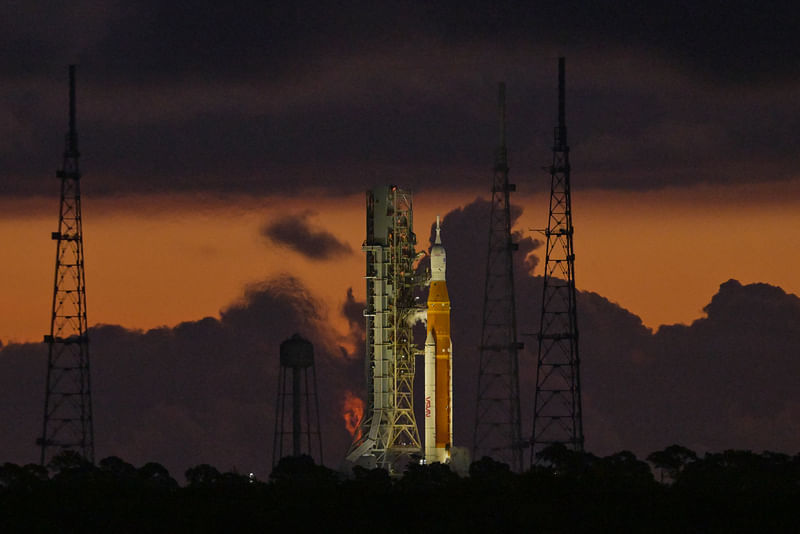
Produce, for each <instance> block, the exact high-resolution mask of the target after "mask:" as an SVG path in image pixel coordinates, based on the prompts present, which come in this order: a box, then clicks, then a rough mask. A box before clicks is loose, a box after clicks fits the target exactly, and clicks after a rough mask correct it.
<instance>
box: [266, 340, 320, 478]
mask: <svg viewBox="0 0 800 534" xmlns="http://www.w3.org/2000/svg"><path fill="white" fill-rule="evenodd" d="M280 361H281V368H280V373H279V374H278V399H277V402H276V403H275V432H274V434H273V442H272V467H275V466H276V465H278V460H280V459H281V458H283V457H284V456H288V455H290V454H291V455H292V456H300V455H301V454H307V455H308V456H311V457H314V456H316V458H317V460H318V461H319V464H320V465H322V464H323V458H322V434H321V433H320V428H319V397H318V396H317V373H316V371H315V368H314V345H312V344H311V342H310V341H308V340H307V339H304V338H303V337H301V336H300V334H294V335H293V336H292V337H290V338H289V339H287V340H286V341H284V342H283V343H281V349H280ZM289 376H291V380H287V378H288V377H289ZM287 401H289V402H287ZM287 412H291V417H287ZM289 421H291V425H289V424H288V423H289ZM289 442H291V448H289V446H288V444H289Z"/></svg>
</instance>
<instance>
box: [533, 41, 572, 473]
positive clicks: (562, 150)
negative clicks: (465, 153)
mask: <svg viewBox="0 0 800 534" xmlns="http://www.w3.org/2000/svg"><path fill="white" fill-rule="evenodd" d="M564 110H565V82H564V58H563V57H562V58H559V60H558V126H557V127H556V128H555V135H554V143H553V164H552V166H551V167H550V175H551V180H550V213H549V215H548V218H547V229H546V230H545V236H546V238H547V247H546V249H545V261H544V289H543V293H542V313H541V319H540V323H539V356H538V362H537V366H536V396H535V400H534V409H533V413H534V415H533V432H532V436H531V464H532V465H533V464H535V463H536V462H537V457H536V455H537V454H538V453H539V452H540V451H541V450H542V449H543V448H545V447H547V446H548V445H551V444H554V443H561V444H564V445H566V446H567V447H568V448H570V449H572V450H575V451H582V450H583V416H582V410H581V381H580V358H579V356H578V322H577V314H576V299H577V297H576V291H575V250H574V248H573V245H572V237H573V233H574V228H573V226H572V196H571V191H570V165H569V145H568V144H567V125H566V119H565V111H564Z"/></svg>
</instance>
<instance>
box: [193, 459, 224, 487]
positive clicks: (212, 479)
mask: <svg viewBox="0 0 800 534" xmlns="http://www.w3.org/2000/svg"><path fill="white" fill-rule="evenodd" d="M221 478H222V474H221V473H220V472H219V471H217V468H216V467H214V466H212V465H208V464H200V465H196V466H194V467H190V468H189V469H187V470H186V481H187V482H188V483H189V487H190V488H198V487H199V488H202V487H211V486H215V485H217V484H218V483H219V481H220V479H221Z"/></svg>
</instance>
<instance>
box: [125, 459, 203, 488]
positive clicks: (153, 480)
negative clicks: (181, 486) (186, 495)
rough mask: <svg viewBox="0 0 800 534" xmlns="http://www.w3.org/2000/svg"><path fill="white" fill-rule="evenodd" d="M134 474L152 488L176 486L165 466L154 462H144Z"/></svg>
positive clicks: (176, 483)
mask: <svg viewBox="0 0 800 534" xmlns="http://www.w3.org/2000/svg"><path fill="white" fill-rule="evenodd" d="M212 469H213V468H212ZM136 474H137V476H138V477H139V479H140V480H142V481H143V482H144V483H145V484H147V485H148V486H149V487H152V488H160V489H165V490H174V489H177V487H178V482H177V481H176V480H175V479H174V478H172V477H171V476H170V474H169V471H167V468H166V467H164V466H163V465H161V464H158V463H155V462H148V463H146V464H144V465H143V466H142V467H140V468H139V469H138V471H137V473H136ZM187 479H188V476H187Z"/></svg>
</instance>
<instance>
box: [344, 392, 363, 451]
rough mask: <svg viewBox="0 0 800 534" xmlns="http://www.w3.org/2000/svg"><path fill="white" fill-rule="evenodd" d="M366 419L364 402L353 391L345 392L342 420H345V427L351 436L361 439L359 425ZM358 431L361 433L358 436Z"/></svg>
mask: <svg viewBox="0 0 800 534" xmlns="http://www.w3.org/2000/svg"><path fill="white" fill-rule="evenodd" d="M363 417H364V401H363V400H361V399H360V398H358V397H356V396H355V395H354V394H353V392H352V391H349V390H348V391H345V392H344V403H343V408H342V418H343V419H344V426H345V428H347V431H348V432H350V435H351V436H353V437H354V438H355V439H358V438H360V437H361V430H360V429H359V428H358V425H359V424H360V423H361V419H362V418H363ZM356 431H358V432H359V434H358V436H356Z"/></svg>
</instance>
